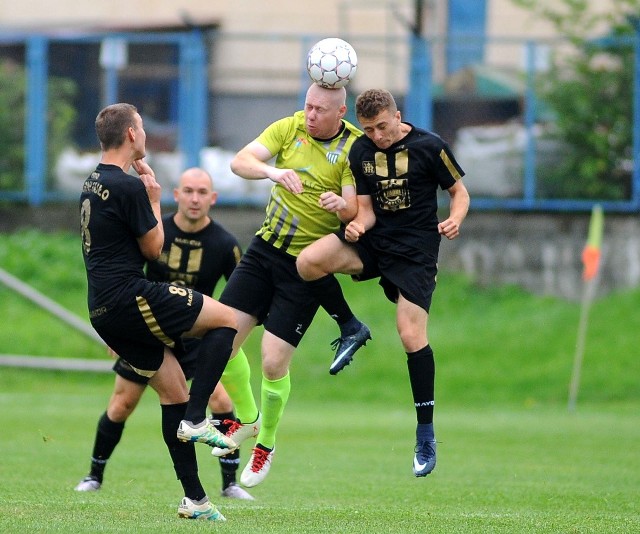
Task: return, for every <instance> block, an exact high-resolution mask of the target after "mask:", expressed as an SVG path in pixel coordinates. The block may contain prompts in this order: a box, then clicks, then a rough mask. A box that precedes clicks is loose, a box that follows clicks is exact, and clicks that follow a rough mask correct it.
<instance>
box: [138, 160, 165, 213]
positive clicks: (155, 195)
mask: <svg viewBox="0 0 640 534" xmlns="http://www.w3.org/2000/svg"><path fill="white" fill-rule="evenodd" d="M132 166H133V168H134V169H135V171H136V172H137V173H138V174H139V175H140V180H142V183H143V184H144V187H145V189H146V190H147V195H149V201H150V202H151V203H154V202H160V199H161V198H162V186H161V185H160V184H159V183H158V182H156V175H155V173H154V172H153V169H152V168H151V167H149V164H148V163H147V162H146V161H144V160H142V159H137V160H135V161H134V162H133V164H132Z"/></svg>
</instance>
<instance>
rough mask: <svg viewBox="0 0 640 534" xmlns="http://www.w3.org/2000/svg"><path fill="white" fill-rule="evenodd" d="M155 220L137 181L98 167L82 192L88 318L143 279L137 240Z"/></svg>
mask: <svg viewBox="0 0 640 534" xmlns="http://www.w3.org/2000/svg"><path fill="white" fill-rule="evenodd" d="M157 224H158V221H157V219H156V217H155V215H154V214H153V210H152V209H151V202H150V201H149V196H148V194H147V190H146V189H145V186H144V184H143V183H142V181H141V180H140V179H139V178H135V177H133V176H131V175H129V174H127V173H125V172H124V171H123V170H122V169H121V168H120V167H118V166H116V165H105V164H103V163H100V164H99V165H98V166H97V167H96V170H95V171H94V172H93V173H91V176H89V178H87V180H86V181H85V182H84V185H83V187H82V193H81V195H80V226H81V231H82V252H83V257H84V263H85V267H86V270H87V282H88V304H89V310H90V312H91V316H92V317H93V316H95V314H99V313H100V310H105V309H108V308H110V307H111V306H112V304H114V303H115V302H116V301H117V300H118V297H119V294H120V291H121V290H122V289H123V288H125V287H126V286H127V284H129V283H130V282H132V281H134V280H135V279H143V278H144V264H145V262H146V259H145V258H144V256H143V255H142V252H141V250H140V247H139V245H138V241H137V238H139V237H142V236H143V235H144V234H146V233H147V232H148V231H149V230H151V229H152V228H154V227H155V226H156V225H157Z"/></svg>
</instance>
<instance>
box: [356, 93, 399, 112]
mask: <svg viewBox="0 0 640 534" xmlns="http://www.w3.org/2000/svg"><path fill="white" fill-rule="evenodd" d="M385 110H389V111H390V112H391V113H395V112H396V111H398V106H397V105H396V101H395V99H394V98H393V95H392V94H391V93H390V92H389V91H387V90H386V89H367V90H366V91H363V92H362V93H360V94H359V95H358V97H357V98H356V117H362V118H363V119H372V118H373V117H375V116H376V115H378V114H379V113H381V112H382V111H385Z"/></svg>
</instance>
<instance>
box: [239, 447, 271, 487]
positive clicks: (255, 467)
mask: <svg viewBox="0 0 640 534" xmlns="http://www.w3.org/2000/svg"><path fill="white" fill-rule="evenodd" d="M275 452H276V448H275V447H274V448H273V449H271V450H268V449H266V448H264V446H263V445H260V444H259V443H258V444H257V445H256V446H255V447H254V448H253V452H252V453H251V458H250V459H249V463H248V464H247V465H246V467H245V468H244V470H243V471H242V475H241V476H240V482H241V483H242V485H243V486H246V487H247V488H252V487H253V486H257V485H258V484H260V482H262V481H263V480H264V479H265V477H266V476H267V474H268V473H269V469H271V460H273V455H274V453H275Z"/></svg>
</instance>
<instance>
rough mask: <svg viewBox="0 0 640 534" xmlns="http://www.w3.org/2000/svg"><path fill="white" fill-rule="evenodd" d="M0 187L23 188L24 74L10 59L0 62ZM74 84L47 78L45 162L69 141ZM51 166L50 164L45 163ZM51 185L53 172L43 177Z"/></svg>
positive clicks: (20, 67) (67, 80)
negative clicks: (47, 100)
mask: <svg viewBox="0 0 640 534" xmlns="http://www.w3.org/2000/svg"><path fill="white" fill-rule="evenodd" d="M0 80H2V83H0V124H2V129H0V190H6V191H20V190H22V189H24V180H23V175H24V164H25V153H24V138H25V117H26V115H25V114H26V109H25V108H26V102H25V100H26V92H25V91H26V73H25V69H24V67H22V66H21V65H18V64H16V63H14V62H12V61H0ZM75 93H76V86H75V83H74V82H73V81H72V80H69V79H67V78H60V77H54V76H53V77H50V78H49V81H48V94H49V102H48V111H47V132H48V143H47V152H48V158H49V161H56V159H57V157H58V155H59V154H60V152H62V150H63V149H64V147H66V146H68V145H69V144H70V142H71V132H72V128H73V125H74V123H75V120H76V115H77V113H76V110H75V108H74V106H73V102H72V99H73V97H74V96H75ZM49 168H50V169H52V168H53V165H49ZM46 179H47V183H48V184H49V185H50V186H51V185H52V183H53V175H52V174H51V173H50V174H49V175H48V176H47V177H46Z"/></svg>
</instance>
